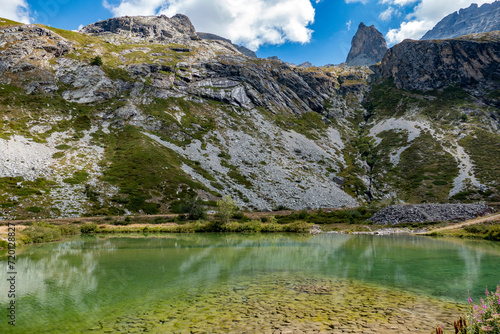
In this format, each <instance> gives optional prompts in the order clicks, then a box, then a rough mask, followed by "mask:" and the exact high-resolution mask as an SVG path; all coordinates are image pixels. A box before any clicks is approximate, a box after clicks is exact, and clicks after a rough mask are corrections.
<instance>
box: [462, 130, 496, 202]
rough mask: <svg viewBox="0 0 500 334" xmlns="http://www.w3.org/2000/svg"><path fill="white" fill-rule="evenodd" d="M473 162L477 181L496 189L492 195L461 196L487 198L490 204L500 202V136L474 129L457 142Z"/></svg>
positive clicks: (473, 194)
mask: <svg viewBox="0 0 500 334" xmlns="http://www.w3.org/2000/svg"><path fill="white" fill-rule="evenodd" d="M459 144H460V145H462V146H463V147H464V148H465V150H466V151H467V153H468V154H469V155H470V156H471V158H472V161H473V162H474V173H475V174H476V176H477V178H478V179H479V181H480V182H481V183H483V184H485V185H488V186H490V187H492V188H493V189H496V191H495V192H494V193H493V192H492V191H489V192H483V193H480V192H477V193H468V194H463V195H464V196H465V197H466V198H468V197H470V198H477V197H478V195H479V196H484V195H487V196H488V200H490V201H492V202H498V201H500V136H499V135H497V134H492V133H489V132H487V131H485V130H483V129H480V128H475V130H474V132H473V133H471V134H469V135H468V136H467V137H465V138H463V139H462V140H460V141H459Z"/></svg>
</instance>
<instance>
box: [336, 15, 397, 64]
mask: <svg viewBox="0 0 500 334" xmlns="http://www.w3.org/2000/svg"><path fill="white" fill-rule="evenodd" d="M386 51H387V43H386V42H385V39H384V36H383V35H382V34H381V33H380V32H379V31H378V30H377V29H376V28H375V27H374V26H370V27H367V26H366V25H365V24H364V23H363V22H361V23H360V24H359V27H358V31H357V32H356V35H354V37H353V39H352V41H351V50H350V51H349V54H348V55H347V60H346V63H347V65H349V66H361V65H366V66H370V65H373V64H376V63H378V62H379V61H381V60H382V58H383V57H384V55H385V53H386Z"/></svg>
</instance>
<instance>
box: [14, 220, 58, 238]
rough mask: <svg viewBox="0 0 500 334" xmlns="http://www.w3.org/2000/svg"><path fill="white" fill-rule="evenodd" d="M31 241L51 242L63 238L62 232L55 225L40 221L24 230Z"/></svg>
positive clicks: (23, 232)
mask: <svg viewBox="0 0 500 334" xmlns="http://www.w3.org/2000/svg"><path fill="white" fill-rule="evenodd" d="M21 233H22V234H24V235H25V236H26V237H27V238H28V240H27V241H28V242H30V243H41V242H50V241H54V240H59V239H61V232H60V231H59V229H58V228H57V227H55V226H53V225H50V224H47V223H44V222H40V223H34V224H33V225H31V226H30V227H27V228H25V229H24V230H23V231H22V232H21Z"/></svg>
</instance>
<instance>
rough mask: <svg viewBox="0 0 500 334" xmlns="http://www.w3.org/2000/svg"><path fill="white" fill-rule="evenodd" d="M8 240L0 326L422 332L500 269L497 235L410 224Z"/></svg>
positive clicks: (453, 315) (459, 309) (445, 320)
mask: <svg viewBox="0 0 500 334" xmlns="http://www.w3.org/2000/svg"><path fill="white" fill-rule="evenodd" d="M16 252H17V256H16V272H17V274H16V282H15V286H16V297H15V302H16V304H15V305H16V322H15V327H14V326H11V325H9V324H8V321H9V318H8V310H7V308H8V306H9V299H8V298H7V291H8V290H9V284H10V283H9V282H8V281H7V280H6V279H2V280H1V281H0V291H1V295H0V306H1V309H2V312H1V313H3V314H2V317H1V319H3V320H2V321H1V323H0V333H143V332H149V333H431V332H432V331H433V329H434V328H436V327H437V326H439V325H446V328H448V329H450V327H451V329H452V328H453V326H452V323H453V321H454V320H456V319H458V317H459V316H460V315H461V314H463V313H464V311H465V310H466V307H467V304H466V303H467V293H468V291H469V292H470V295H471V297H472V298H473V299H474V300H476V299H479V298H480V297H482V296H484V291H485V288H486V286H488V287H490V288H495V287H496V285H497V284H498V280H499V279H500V243H494V242H488V241H473V240H460V239H435V238H429V237H420V236H411V235H389V236H374V235H350V234H320V235H298V234H158V235H153V234H149V235H97V236H96V235H94V236H78V237H72V238H67V239H65V240H63V241H60V242H55V243H47V244H40V245H28V246H24V247H21V248H18V249H16ZM1 261H2V263H3V267H4V268H7V257H6V255H5V252H4V253H3V256H2V257H1ZM5 272H7V270H4V273H5ZM2 277H5V275H2Z"/></svg>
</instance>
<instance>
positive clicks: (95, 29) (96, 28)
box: [81, 14, 197, 41]
mask: <svg viewBox="0 0 500 334" xmlns="http://www.w3.org/2000/svg"><path fill="white" fill-rule="evenodd" d="M81 32H83V33H87V34H105V33H114V34H119V35H122V36H126V37H137V38H141V39H146V40H150V41H168V40H170V39H172V38H179V37H180V38H185V37H191V38H197V36H196V30H195V28H194V26H193V24H192V23H191V21H190V20H189V18H188V17H187V16H185V15H182V14H177V15H175V16H173V17H172V18H168V17H167V16H165V15H161V16H124V17H115V18H111V19H107V20H104V21H100V22H96V23H92V24H89V25H87V26H85V27H83V28H82V29H81Z"/></svg>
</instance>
